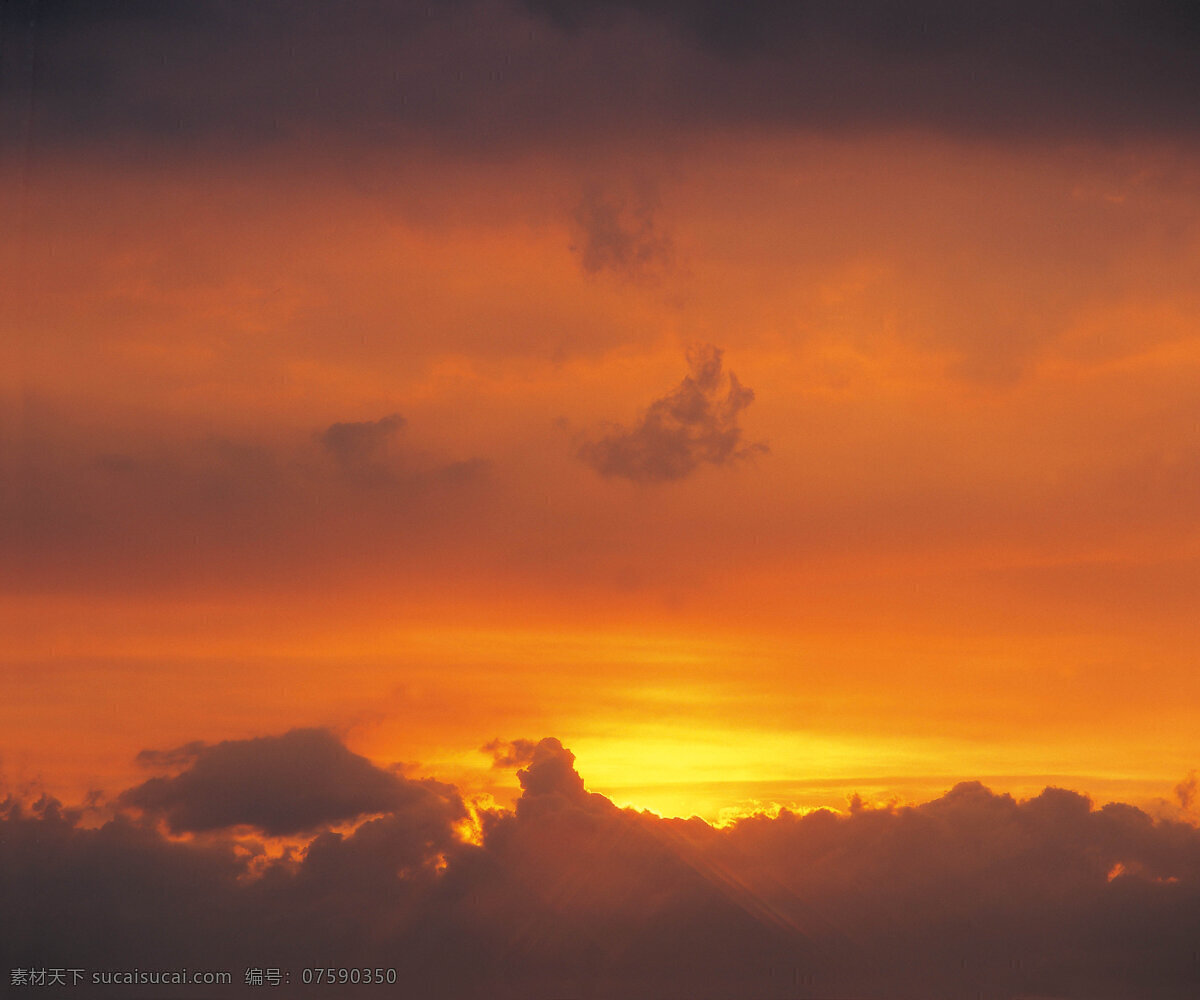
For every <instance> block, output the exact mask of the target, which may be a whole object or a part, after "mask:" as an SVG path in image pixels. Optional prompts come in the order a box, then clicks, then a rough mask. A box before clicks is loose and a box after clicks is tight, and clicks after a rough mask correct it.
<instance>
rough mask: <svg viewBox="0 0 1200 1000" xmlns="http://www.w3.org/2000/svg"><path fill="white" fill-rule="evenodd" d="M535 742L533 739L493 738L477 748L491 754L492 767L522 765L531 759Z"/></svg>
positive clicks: (535, 745) (481, 751)
mask: <svg viewBox="0 0 1200 1000" xmlns="http://www.w3.org/2000/svg"><path fill="white" fill-rule="evenodd" d="M536 747H537V744H536V743H534V742H533V740H502V739H499V738H497V739H494V740H491V741H490V742H488V743H485V744H484V745H483V746H481V747H480V748H479V752H480V753H490V754H491V755H492V767H494V768H503V767H524V766H525V765H526V764H528V763H529V762H530V761H532V760H533V751H534V749H535V748H536Z"/></svg>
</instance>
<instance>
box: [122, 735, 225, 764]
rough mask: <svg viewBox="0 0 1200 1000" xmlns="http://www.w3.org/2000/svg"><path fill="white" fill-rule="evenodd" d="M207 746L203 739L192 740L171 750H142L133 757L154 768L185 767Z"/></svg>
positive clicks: (140, 762)
mask: <svg viewBox="0 0 1200 1000" xmlns="http://www.w3.org/2000/svg"><path fill="white" fill-rule="evenodd" d="M207 746H208V744H207V743H205V742H204V741H203V740H192V741H191V742H190V743H185V744H184V745H183V746H181V747H175V748H174V749H172V750H142V751H141V752H140V753H139V754H138V755H137V757H136V758H134V759H135V760H136V761H137V762H138V763H139V764H141V765H142V766H143V767H149V768H154V769H160V768H178V767H187V766H188V765H189V764H192V763H194V762H195V760H196V758H197V757H199V756H200V754H202V753H203V752H204V750H205V748H206V747H207Z"/></svg>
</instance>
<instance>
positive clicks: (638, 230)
mask: <svg viewBox="0 0 1200 1000" xmlns="http://www.w3.org/2000/svg"><path fill="white" fill-rule="evenodd" d="M656 208H657V199H656V198H655V197H654V196H653V195H652V194H651V193H650V192H649V191H645V190H643V191H642V192H641V193H640V194H639V195H638V196H637V197H636V198H635V199H633V201H632V202H626V201H623V200H618V199H614V198H610V197H607V196H605V195H604V194H603V193H602V192H601V191H600V190H599V189H598V188H589V189H588V190H587V191H586V192H585V193H584V195H583V198H582V199H581V200H580V202H579V204H578V206H576V208H575V214H574V221H575V223H576V224H577V225H578V226H579V228H580V230H581V231H582V236H583V239H582V244H581V245H580V246H576V247H573V248H572V249H574V250H575V251H576V252H577V253H578V254H579V261H580V264H582V265H583V269H584V270H585V271H586V272H587V273H588V274H599V273H600V272H602V271H611V272H613V273H615V274H619V275H622V276H623V277H626V278H632V279H645V278H650V277H654V276H657V275H659V274H661V272H663V271H665V270H667V269H668V268H670V266H671V263H672V261H673V259H674V248H673V246H672V243H671V238H670V237H669V236H668V235H666V234H665V233H663V232H661V231H660V230H659V228H658V226H657V223H656V222H655V219H654V212H655V209H656Z"/></svg>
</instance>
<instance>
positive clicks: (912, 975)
mask: <svg viewBox="0 0 1200 1000" xmlns="http://www.w3.org/2000/svg"><path fill="white" fill-rule="evenodd" d="M530 742H531V741H521V742H520V743H518V744H515V745H513V744H510V745H502V744H499V742H497V745H496V746H495V747H494V748H492V752H495V753H497V754H503V753H505V752H506V748H507V749H512V748H513V746H516V748H517V749H518V750H519V751H520V752H519V754H518V756H519V757H520V758H521V761H520V762H521V763H523V764H524V766H523V767H522V768H521V770H520V771H519V773H518V778H519V781H520V785H521V789H522V791H521V796H520V798H519V799H518V801H517V803H516V808H515V810H513V811H507V810H500V809H494V808H492V809H481V810H478V811H476V812H475V813H474V817H475V818H474V821H473V827H474V829H475V831H476V832H475V835H474V836H470V837H467V836H464V835H463V829H464V827H463V821H464V818H465V816H466V811H465V807H464V805H463V802H462V800H461V798H460V796H459V795H458V793H457V792H456V791H455V790H454V789H453V788H451V787H450V786H447V785H444V784H440V783H438V782H433V781H413V780H410V779H407V778H404V777H402V776H400V775H398V774H396V773H394V772H392V771H389V770H383V769H380V768H377V767H375V766H374V765H372V764H370V763H369V762H367V761H366V760H364V759H363V758H361V757H358V756H357V755H355V754H353V753H351V752H350V751H348V750H347V749H346V748H345V747H344V746H342V745H341V744H340V742H339V741H338V740H337V739H336V738H335V737H333V736H332V735H331V734H329V733H327V732H322V731H317V730H298V731H292V732H290V733H285V734H283V735H281V736H275V737H270V736H267V737H260V738H257V739H250V740H241V741H230V742H226V743H221V744H216V745H213V746H207V745H200V746H197V745H195V744H192V745H189V747H187V748H184V751H185V752H183V753H181V754H176V755H170V760H171V762H172V763H173V764H174V765H175V766H179V765H180V763H181V762H182V761H186V766H185V768H184V770H183V771H182V772H181V773H180V774H178V775H177V776H175V777H174V778H172V779H163V780H161V781H160V779H152V780H151V781H150V782H147V783H145V784H143V785H141V786H138V788H135V789H131V790H130V791H129V792H126V793H125V794H124V795H123V796H121V797H120V798H119V800H118V806H117V809H116V812H115V814H113V815H110V816H109V817H108V818H107V819H106V820H104V821H103V822H100V823H99V825H97V820H96V818H95V817H94V816H91V815H90V814H88V813H86V812H85V811H83V810H72V809H66V808H63V807H62V806H60V805H59V804H58V803H56V802H53V801H51V800H46V799H43V800H41V801H40V802H37V803H35V804H33V805H32V806H30V805H22V804H19V803H17V802H16V801H14V800H13V799H12V798H10V799H8V800H7V801H6V802H5V805H4V813H3V819H0V882H2V885H0V889H2V890H3V891H2V892H0V932H2V933H0V951H2V952H3V958H4V960H5V961H6V962H7V963H8V965H9V966H10V967H12V968H39V967H43V966H48V967H63V966H70V967H79V968H89V969H90V968H110V967H113V966H114V965H119V966H129V967H133V966H140V967H142V968H152V967H176V966H178V965H180V964H183V963H187V964H189V965H192V966H194V967H197V966H198V967H207V968H223V967H228V968H231V969H233V970H235V972H236V976H235V985H234V986H233V987H232V988H230V989H229V993H230V995H240V994H241V993H243V992H246V991H244V990H243V988H242V987H241V986H240V985H238V983H239V982H240V980H241V976H242V974H243V972H242V970H244V969H245V968H251V967H256V966H257V967H262V966H264V965H266V966H278V967H280V968H284V969H288V968H290V969H291V970H292V975H293V976H295V975H298V974H299V970H300V969H302V968H304V967H310V966H312V965H314V964H316V963H321V964H335V965H338V966H343V965H344V966H353V965H360V966H370V967H376V966H381V967H384V968H395V969H396V970H397V974H398V976H399V977H400V982H401V983H402V984H403V986H404V988H405V989H407V990H409V991H412V992H415V993H419V994H420V995H422V996H428V997H454V998H457V997H482V996H485V995H492V996H494V995H502V996H513V997H515V996H531V995H543V994H545V995H549V994H550V993H553V994H554V995H563V996H566V995H572V996H577V995H585V996H593V997H598V998H604V997H629V996H632V997H642V996H645V997H650V996H661V995H663V991H664V990H665V991H667V992H668V993H670V994H671V995H676V994H679V995H684V994H686V995H692V996H702V997H713V998H715V997H717V996H729V995H754V996H762V997H779V998H783V997H791V998H795V997H821V996H831V995H843V994H853V995H856V996H861V997H870V998H877V1000H884V998H895V997H908V996H922V997H929V998H936V1000H940V998H945V1000H950V998H952V997H961V996H983V997H987V998H1000V997H1004V998H1012V997H1017V996H1025V997H1030V996H1041V997H1064V998H1079V1000H1083V998H1085V997H1087V998H1096V997H1106V998H1138V1000H1141V998H1145V1000H1152V998H1153V1000H1172V998H1177V997H1178V998H1183V997H1188V996H1193V995H1194V991H1195V984H1196V976H1197V972H1198V969H1197V965H1196V958H1195V941H1196V939H1197V934H1198V933H1200V831H1197V830H1196V828H1194V827H1193V826H1190V825H1188V824H1185V823H1181V822H1176V821H1170V820H1161V819H1160V820H1154V819H1152V818H1151V817H1150V816H1148V815H1147V814H1145V813H1143V812H1141V811H1140V810H1138V809H1136V808H1134V807H1132V806H1129V805H1125V804H1121V803H1110V804H1108V805H1105V806H1104V807H1103V808H1096V807H1095V806H1094V805H1093V804H1092V803H1091V802H1090V801H1089V800H1088V799H1086V798H1084V797H1083V796H1081V795H1078V794H1076V793H1074V792H1071V791H1067V790H1064V789H1055V788H1047V789H1046V790H1045V791H1044V792H1042V794H1040V795H1039V796H1037V797H1035V798H1033V799H1030V800H1027V801H1016V800H1014V799H1013V798H1011V797H1009V796H1007V795H996V794H994V793H992V792H991V791H989V790H988V789H987V788H985V787H983V786H982V785H980V784H978V783H964V784H960V785H958V786H956V787H955V788H953V789H952V790H951V791H949V792H947V793H946V794H945V795H943V796H942V797H941V798H938V799H936V800H934V801H931V802H926V803H924V804H921V805H916V806H910V807H903V808H899V807H893V808H870V807H866V806H863V805H862V804H861V803H860V802H857V801H856V802H854V803H852V804H851V808H850V810H849V811H848V812H846V813H844V814H836V813H833V812H830V811H827V810H822V811H818V812H814V813H810V814H807V815H798V814H794V813H791V812H788V811H786V810H785V811H783V812H781V813H780V814H779V815H778V816H776V817H774V818H770V817H767V816H761V815H760V816H755V817H751V818H748V819H744V820H742V821H740V822H738V823H737V824H735V825H733V826H731V827H726V828H714V827H712V826H709V825H708V824H706V823H704V822H703V821H701V820H699V819H691V820H668V819H661V818H659V817H657V816H654V815H652V814H650V813H637V812H635V811H633V810H628V809H619V808H617V807H616V806H615V805H613V803H612V802H610V801H609V800H608V799H606V798H605V797H604V796H602V795H598V794H596V793H592V792H589V791H587V789H586V788H585V785H584V782H583V780H582V778H581V777H580V775H579V773H578V772H577V770H576V769H575V766H574V756H573V754H572V753H571V752H570V751H569V750H568V749H567V748H565V747H564V746H563V745H562V743H561V742H560V741H559V740H557V739H553V738H547V739H543V740H541V741H539V742H537V743H532V744H531V745H530V746H526V743H530ZM498 759H499V757H498ZM511 763H516V761H512V762H511ZM155 782H159V783H157V784H156V783H155ZM365 813H371V814H373V815H372V817H371V818H369V819H367V820H366V821H365V822H363V823H362V824H361V825H359V826H358V827H357V828H356V829H354V830H353V832H349V833H347V832H338V831H335V830H332V829H330V826H329V825H330V824H332V823H335V822H337V821H340V820H345V819H346V818H348V817H352V816H355V815H362V814H365ZM160 821H161V822H160ZM164 826H165V828H166V829H164ZM246 826H252V827H257V828H258V830H259V831H261V832H262V833H272V832H274V833H284V832H288V833H294V832H298V831H301V830H304V831H307V834H306V837H305V838H304V840H305V841H306V846H302V847H301V848H300V849H298V850H290V851H288V852H285V853H284V854H283V855H281V856H280V855H274V856H268V855H266V854H264V853H263V850H262V847H261V846H260V845H258V844H257V842H256V841H255V839H254V837H253V836H250V837H247V836H246V835H245V827H246ZM167 829H169V830H173V831H176V832H178V831H184V830H191V831H200V830H203V831H206V833H205V835H204V836H203V837H196V838H191V839H184V840H178V839H174V838H171V837H168V836H167V835H166V830H167ZM318 956H319V957H318ZM250 989H253V988H250ZM122 990H123V991H118V992H110V993H106V992H105V991H104V989H103V988H94V987H93V988H91V992H92V993H93V994H94V995H98V996H99V995H105V996H109V995H111V996H116V995H122V996H127V995H130V993H129V990H128V988H127V987H123V988H122ZM179 990H180V992H179V995H181V996H187V995H193V994H192V993H189V992H188V989H187V988H185V987H180V988H179ZM247 991H248V990H247ZM134 992H135V993H136V990H134ZM334 993H335V991H322V990H320V989H317V988H315V987H314V988H311V994H312V995H314V996H320V995H334ZM173 995H175V994H173Z"/></svg>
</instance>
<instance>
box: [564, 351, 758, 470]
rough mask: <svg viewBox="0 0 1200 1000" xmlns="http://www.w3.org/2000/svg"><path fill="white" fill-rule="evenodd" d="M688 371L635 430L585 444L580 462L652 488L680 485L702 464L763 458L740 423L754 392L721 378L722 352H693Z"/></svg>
mask: <svg viewBox="0 0 1200 1000" xmlns="http://www.w3.org/2000/svg"><path fill="white" fill-rule="evenodd" d="M688 367H689V368H690V370H691V374H689V375H688V376H687V377H686V378H684V380H683V381H682V382H680V383H679V385H678V387H676V388H675V389H674V390H673V391H672V392H671V393H669V394H668V395H666V396H664V397H663V398H662V399H657V400H655V401H654V402H653V403H651V404H650V407H649V408H648V409H647V410H646V412H645V414H644V415H643V416H642V419H641V420H640V421H639V422H638V423H637V425H636V426H634V427H633V428H632V429H630V430H626V429H624V428H618V429H616V430H613V431H611V432H610V433H608V434H606V435H604V436H603V437H600V438H598V439H596V440H594V441H588V442H585V443H584V444H583V445H582V446H581V447H580V448H579V452H578V454H579V457H580V458H581V459H583V461H585V462H586V463H587V464H588V465H590V466H591V467H592V468H593V469H595V470H596V471H597V472H599V473H600V474H601V475H602V476H619V477H621V478H624V479H631V480H633V481H634V482H636V483H653V482H665V481H669V480H674V479H682V478H684V477H685V476H687V475H689V474H690V473H692V472H693V471H695V470H696V469H697V468H698V467H699V466H700V465H701V464H704V463H708V464H711V465H728V464H731V463H733V462H735V461H737V460H738V459H742V458H748V457H750V456H751V455H757V454H763V453H765V452H766V451H767V446H766V445H765V444H763V443H761V442H756V443H750V444H747V443H744V442H743V441H742V429H741V427H740V426H739V425H738V417H739V415H740V414H741V412H742V410H744V409H745V408H746V407H747V406H749V405H750V404H751V403H752V402H753V401H754V391H753V390H752V389H750V388H748V387H746V386H743V385H742V384H741V383H740V382H739V381H738V380H737V376H736V375H734V374H733V372H729V373H728V375H726V374H724V373H723V372H722V370H721V351H720V350H718V349H717V348H715V347H712V346H709V345H706V346H703V347H696V348H693V349H691V350H690V351H689V352H688Z"/></svg>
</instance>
